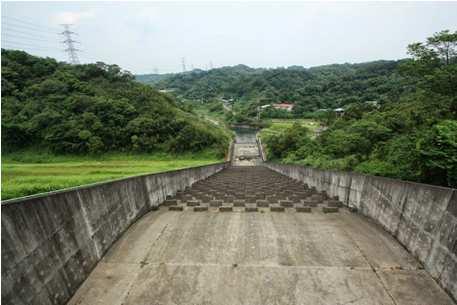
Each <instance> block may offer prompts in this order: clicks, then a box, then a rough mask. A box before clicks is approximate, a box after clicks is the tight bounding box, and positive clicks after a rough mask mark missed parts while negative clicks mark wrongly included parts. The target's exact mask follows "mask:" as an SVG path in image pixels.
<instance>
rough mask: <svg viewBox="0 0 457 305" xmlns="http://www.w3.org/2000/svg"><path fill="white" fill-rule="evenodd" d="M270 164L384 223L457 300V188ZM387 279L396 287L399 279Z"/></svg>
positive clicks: (268, 164) (387, 281) (388, 230)
mask: <svg viewBox="0 0 457 305" xmlns="http://www.w3.org/2000/svg"><path fill="white" fill-rule="evenodd" d="M266 166H267V167H269V168H270V169H273V170H275V171H277V172H279V173H281V174H284V175H286V176H289V177H291V178H294V179H296V180H298V181H301V182H303V183H305V184H307V185H308V186H310V187H312V186H314V187H315V188H316V189H317V190H318V191H325V192H326V193H327V194H328V195H329V196H338V198H339V199H340V200H341V201H342V202H343V203H344V204H345V205H346V206H348V207H350V208H352V209H356V210H358V211H359V212H360V213H362V214H363V215H366V216H368V217H370V218H372V219H373V220H375V221H376V222H377V223H379V224H381V225H382V227H383V228H384V229H385V230H386V231H387V232H389V233H390V234H392V235H393V236H394V237H395V238H396V239H397V240H398V241H399V242H400V243H401V244H402V245H404V246H405V247H406V249H408V250H409V251H410V252H411V253H412V255H413V256H414V257H415V258H417V259H418V260H419V261H420V262H421V263H422V264H423V265H424V267H425V270H426V271H428V272H429V273H430V275H431V276H432V277H433V278H434V279H435V280H436V281H437V282H438V283H439V285H440V286H441V287H443V288H444V289H445V290H446V291H447V292H448V293H449V294H450V295H451V296H452V297H453V298H454V299H457V190H455V189H450V188H443V187H436V186H431V185H424V184H417V183H411V182H405V181H400V180H395V179H388V178H382V177H374V176H368V175H362V174H357V173H350V172H337V171H325V170H318V169H313V168H307V167H302V166H294V165H280V164H272V163H266ZM400 276H401V278H406V277H407V275H404V274H402V273H400ZM382 278H383V279H385V281H386V283H387V284H388V285H392V286H395V284H394V283H395V281H396V280H395V279H390V278H389V276H384V277H382ZM424 304H439V303H438V302H431V303H424Z"/></svg>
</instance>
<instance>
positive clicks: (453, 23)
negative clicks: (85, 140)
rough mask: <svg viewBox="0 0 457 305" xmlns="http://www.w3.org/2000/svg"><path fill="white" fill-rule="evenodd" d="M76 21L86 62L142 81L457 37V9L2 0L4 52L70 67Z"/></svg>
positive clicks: (376, 52)
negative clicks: (446, 32)
mask: <svg viewBox="0 0 457 305" xmlns="http://www.w3.org/2000/svg"><path fill="white" fill-rule="evenodd" d="M61 23H72V24H74V25H73V26H72V29H73V31H75V32H76V33H78V36H75V38H74V39H75V40H78V41H80V42H81V45H78V47H79V48H80V49H81V50H82V52H81V53H79V57H80V60H81V62H84V63H86V62H95V61H104V62H106V63H115V64H118V65H120V66H121V67H122V68H124V69H127V70H130V71H132V72H134V73H149V72H153V71H154V69H158V71H159V73H165V72H179V71H181V70H182V64H181V58H183V57H185V62H186V66H187V69H191V68H192V67H194V68H207V67H209V66H210V62H212V64H213V66H214V67H220V66H227V65H236V64H246V65H249V66H252V67H279V66H290V65H302V66H305V67H310V66H316V65H323V64H331V63H344V62H364V61H371V60H377V59H398V58H404V57H406V51H405V50H406V46H407V44H408V43H411V42H414V41H422V40H424V38H425V37H427V36H430V35H431V34H433V33H434V32H437V31H440V30H443V29H450V30H454V31H455V30H457V2H434V3H432V2H415V3H411V2H402V3H398V2H396V3H394V2H364V3H360V2H359V3H357V2H355V3H354V2H352V3H350V2H347V3H344V2H320V3H318V2H303V3H297V2H295V3H294V2H292V3H271V2H270V3H262V2H251V3H220V2H219V3H209V2H206V3H205V2H200V3H198V2H196V3H192V2H185V3H168V4H166V3H160V2H142V3H141V2H41V3H40V2H33V3H30V2H3V3H2V46H3V47H5V46H6V47H14V48H22V49H24V50H26V51H29V52H30V53H32V54H36V55H40V56H51V57H54V58H57V59H58V60H66V58H67V57H66V55H65V53H64V52H63V49H64V47H63V46H62V45H59V43H58V41H59V40H63V39H62V38H61V37H58V35H57V34H56V33H58V32H59V31H61V26H60V24H61Z"/></svg>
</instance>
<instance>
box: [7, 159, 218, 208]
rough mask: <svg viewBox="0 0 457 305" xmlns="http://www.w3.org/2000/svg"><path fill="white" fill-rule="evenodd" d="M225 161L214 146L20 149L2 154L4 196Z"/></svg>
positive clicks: (12, 196) (19, 195)
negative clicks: (191, 149)
mask: <svg viewBox="0 0 457 305" xmlns="http://www.w3.org/2000/svg"><path fill="white" fill-rule="evenodd" d="M222 161H223V159H222V158H220V157H219V156H218V153H217V152H216V151H212V150H205V151H200V152H197V153H181V154H177V155H176V154H169V153H163V152H162V153H160V152H154V153H147V154H146V153H135V154H129V153H105V154H101V155H98V156H90V155H80V154H79V155H69V154H66V155H61V154H59V155H56V154H53V153H48V152H42V151H41V152H40V151H36V150H33V151H18V152H14V153H7V154H4V155H2V194H1V199H2V200H6V199H10V198H16V197H21V196H27V195H33V194H37V193H43V192H49V191H55V190H59V189H63V188H68V187H74V186H79V185H84V184H89V183H94V182H99V181H107V180H112V179H119V178H124V177H128V176H135V175H139V174H149V173H157V172H163V171H169V170H175V169H180V168H186V167H194V166H200V165H206V164H211V163H216V162H222Z"/></svg>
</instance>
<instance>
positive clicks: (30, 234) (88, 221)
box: [1, 163, 228, 305]
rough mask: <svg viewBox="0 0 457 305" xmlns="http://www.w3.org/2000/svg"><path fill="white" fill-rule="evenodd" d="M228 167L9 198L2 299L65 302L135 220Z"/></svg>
mask: <svg viewBox="0 0 457 305" xmlns="http://www.w3.org/2000/svg"><path fill="white" fill-rule="evenodd" d="M226 166H228V163H219V164H214V165H208V166H201V167H195V168H189V169H183V170H176V171H171V172H165V173H159V174H152V175H143V176H137V177H133V178H127V179H120V180H116V181H112V182H107V183H100V184H94V185H90V186H85V187H78V188H73V189H70V190H64V191H59V192H54V193H49V194H44V195H38V196H32V197H28V198H22V199H18V200H9V201H5V202H4V203H3V204H2V234H1V235H2V236H1V237H2V251H1V252H2V304H24V305H25V304H26V305H30V304H39V305H48V304H57V305H60V304H65V303H66V302H67V301H68V300H69V298H70V297H71V296H72V295H73V294H74V292H75V291H76V290H77V289H78V287H79V286H80V285H81V283H82V282H83V281H84V280H85V279H86V278H87V276H88V275H89V274H90V272H91V271H92V269H93V268H94V267H95V266H96V265H97V263H98V262H99V261H100V259H101V258H102V257H103V255H104V254H105V253H106V251H107V250H108V249H109V248H110V247H111V245H112V244H113V243H114V242H115V241H116V240H117V239H118V238H119V237H120V236H121V235H122V234H123V233H124V232H125V230H126V229H127V228H128V227H129V226H130V225H131V224H132V223H134V222H135V221H136V220H138V219H139V218H140V217H141V216H143V215H144V214H146V213H147V212H149V211H151V210H154V209H155V208H157V207H158V205H159V204H160V203H161V202H163V201H164V200H165V198H166V197H167V196H169V195H174V194H175V193H176V192H177V191H178V190H183V189H185V188H186V187H189V186H191V185H192V184H193V183H195V182H197V181H199V180H202V179H205V178H207V177H208V176H210V175H212V174H214V173H216V172H218V171H220V170H222V169H224V168H225V167H226ZM149 215H154V213H153V214H149ZM94 304H95V303H92V305H94ZM106 304H110V303H109V302H108V303H106ZM113 304H114V303H113Z"/></svg>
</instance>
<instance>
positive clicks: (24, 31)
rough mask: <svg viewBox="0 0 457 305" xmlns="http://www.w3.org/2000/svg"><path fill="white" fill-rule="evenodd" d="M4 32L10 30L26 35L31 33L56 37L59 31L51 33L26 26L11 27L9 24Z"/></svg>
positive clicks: (45, 36)
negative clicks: (26, 27)
mask: <svg viewBox="0 0 457 305" xmlns="http://www.w3.org/2000/svg"><path fill="white" fill-rule="evenodd" d="M4 28H5V30H4V33H8V32H13V33H19V34H26V35H31V36H41V37H42V38H51V36H54V37H56V35H58V34H59V33H57V32H56V33H49V32H42V31H39V30H30V29H25V28H19V29H17V28H10V27H9V26H6V27H4Z"/></svg>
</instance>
